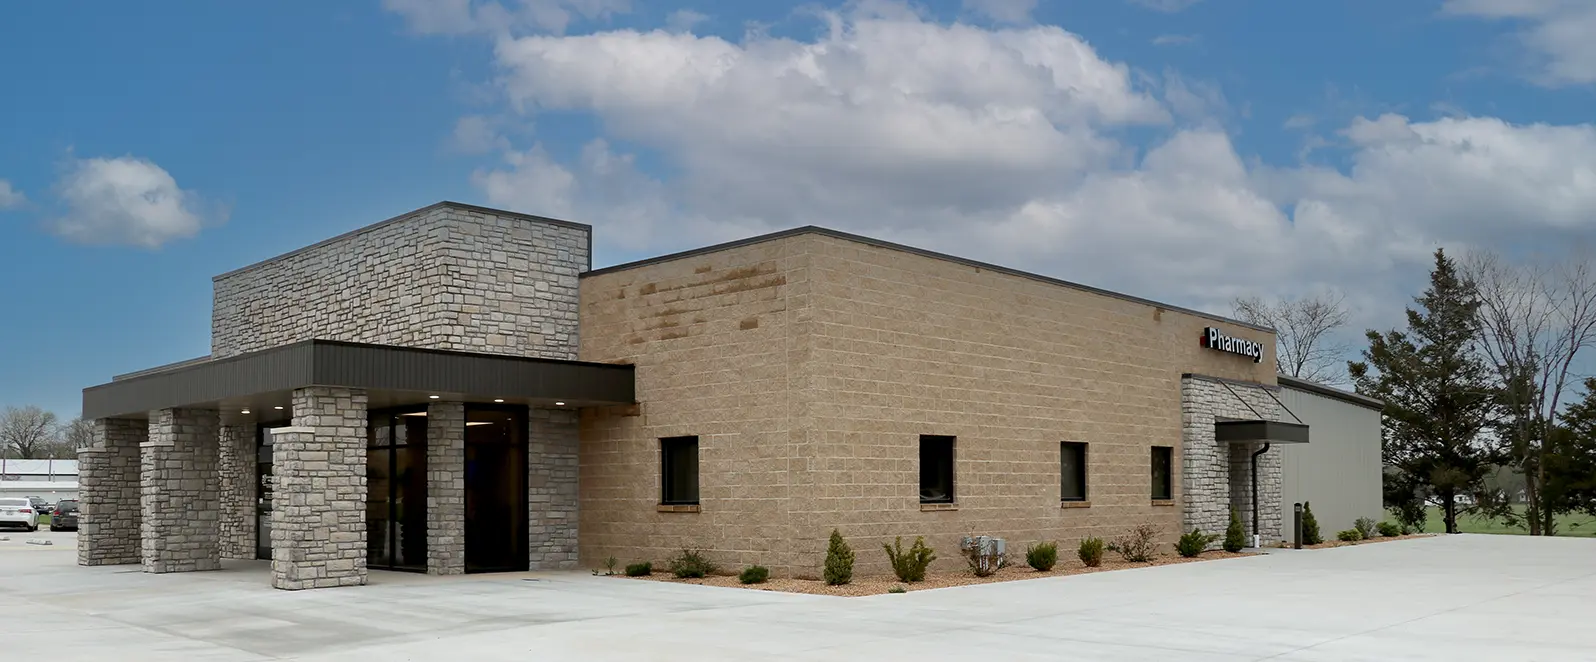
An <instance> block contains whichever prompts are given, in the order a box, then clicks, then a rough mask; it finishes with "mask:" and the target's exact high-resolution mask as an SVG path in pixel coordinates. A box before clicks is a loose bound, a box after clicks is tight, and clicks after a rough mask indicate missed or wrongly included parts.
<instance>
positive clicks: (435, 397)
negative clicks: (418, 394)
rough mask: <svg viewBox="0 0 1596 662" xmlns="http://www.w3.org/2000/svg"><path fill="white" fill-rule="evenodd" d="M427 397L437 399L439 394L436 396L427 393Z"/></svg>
mask: <svg viewBox="0 0 1596 662" xmlns="http://www.w3.org/2000/svg"><path fill="white" fill-rule="evenodd" d="M427 397H429V398H432V399H433V400H437V399H438V397H439V396H436V395H429V396H427Z"/></svg>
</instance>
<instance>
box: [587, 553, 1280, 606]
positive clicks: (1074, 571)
mask: <svg viewBox="0 0 1596 662" xmlns="http://www.w3.org/2000/svg"><path fill="white" fill-rule="evenodd" d="M1252 555H1253V554H1251V553H1247V552H1241V553H1236V554H1232V553H1230V552H1226V551H1223V550H1215V551H1210V552H1203V553H1202V554H1201V555H1199V556H1197V557H1195V558H1184V557H1181V556H1177V555H1173V554H1169V555H1161V556H1155V557H1153V560H1151V561H1148V562H1146V563H1131V562H1129V561H1125V560H1123V559H1121V558H1119V556H1118V555H1115V554H1113V553H1112V552H1110V553H1108V554H1105V555H1104V557H1103V564H1102V565H1101V566H1098V567H1096V568H1088V567H1086V565H1085V564H1083V563H1081V561H1080V559H1077V558H1070V559H1062V558H1061V559H1059V562H1058V565H1056V566H1053V569H1052V570H1050V571H1048V572H1038V571H1036V570H1034V569H1032V568H1031V567H1030V566H1027V565H1025V564H1024V561H1023V559H1022V560H1021V562H1020V564H1019V565H1013V566H1009V567H1007V568H1004V569H1002V570H999V571H997V573H996V574H993V575H991V576H989V577H976V576H975V575H973V574H971V573H970V572H969V571H968V570H963V569H960V570H958V571H948V570H946V568H947V567H948V566H949V565H951V561H962V560H963V559H962V558H954V559H950V560H949V562H947V565H943V568H944V571H943V572H940V573H939V572H935V570H936V567H935V566H933V567H932V572H927V573H926V578H925V581H923V582H915V583H912V584H905V583H903V582H900V581H898V579H897V578H896V577H893V576H891V575H875V576H861V575H855V576H854V578H853V581H852V582H850V583H848V584H844V585H842V586H828V585H826V583H825V582H823V581H819V580H814V579H791V578H781V579H775V578H773V579H770V580H769V581H766V582H765V583H763V584H747V585H745V584H741V583H738V581H737V576H736V575H723V576H711V577H705V578H703V579H677V578H675V577H672V576H671V575H670V573H668V572H656V573H655V574H653V575H649V576H647V577H626V576H625V575H615V576H616V577H620V578H623V579H646V580H650V581H657V582H668V583H672V584H695V585H698V586H724V587H730V588H746V589H753V590H757V591H781V592H785V593H809V594H813V595H836V596H845V597H859V596H866V595H881V594H883V593H888V592H890V590H891V589H892V588H893V587H895V586H896V587H902V588H904V589H907V590H909V591H924V590H926V589H932V588H947V587H950V586H969V585H973V584H991V583H994V582H1011V581H1018V580H1023V579H1042V578H1044V577H1067V576H1070V575H1083V574H1089V573H1094V572H1109V571H1113V570H1126V569H1130V568H1146V567H1150V566H1157V565H1174V564H1177V563H1193V562H1197V561H1216V560H1219V559H1230V558H1240V557H1244V556H1252ZM1110 556H1112V557H1113V558H1110ZM943 563H944V562H941V561H939V562H938V565H942V564H943Z"/></svg>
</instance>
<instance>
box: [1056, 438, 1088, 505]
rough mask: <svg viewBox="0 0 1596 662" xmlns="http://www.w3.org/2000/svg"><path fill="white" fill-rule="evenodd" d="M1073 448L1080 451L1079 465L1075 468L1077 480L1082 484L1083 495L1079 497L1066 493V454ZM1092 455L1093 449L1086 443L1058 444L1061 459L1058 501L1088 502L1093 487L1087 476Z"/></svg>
mask: <svg viewBox="0 0 1596 662" xmlns="http://www.w3.org/2000/svg"><path fill="white" fill-rule="evenodd" d="M1072 448H1074V449H1080V454H1079V456H1078V457H1079V461H1078V463H1077V465H1076V468H1075V469H1076V470H1075V475H1076V480H1077V481H1078V482H1079V483H1080V486H1081V493H1080V495H1079V496H1076V495H1071V494H1065V493H1064V454H1065V453H1066V452H1068V451H1069V449H1072ZM1090 453H1091V447H1090V445H1089V444H1087V443H1086V442H1084V441H1061V442H1058V454H1059V458H1058V463H1059V466H1058V472H1059V481H1058V492H1059V497H1058V500H1059V501H1086V500H1087V497H1088V496H1089V495H1090V491H1089V490H1090V489H1091V485H1090V484H1089V483H1088V482H1087V480H1086V478H1087V474H1088V473H1089V472H1088V471H1087V462H1088V459H1089V458H1090V457H1091V456H1090Z"/></svg>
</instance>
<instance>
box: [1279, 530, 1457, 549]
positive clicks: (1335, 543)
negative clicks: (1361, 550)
mask: <svg viewBox="0 0 1596 662" xmlns="http://www.w3.org/2000/svg"><path fill="white" fill-rule="evenodd" d="M1436 535H1437V534H1434V533H1415V534H1412V535H1406V536H1391V537H1389V538H1385V537H1378V536H1377V537H1374V538H1368V539H1365V540H1359V541H1357V542H1347V541H1345V540H1326V541H1324V542H1322V543H1319V544H1317V545H1303V546H1302V548H1303V549H1330V548H1332V547H1351V546H1353V545H1368V544H1371V543H1377V542H1390V541H1392V540H1412V539H1414V538H1432V537H1434V536H1436Z"/></svg>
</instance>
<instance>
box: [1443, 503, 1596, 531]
mask: <svg viewBox="0 0 1596 662" xmlns="http://www.w3.org/2000/svg"><path fill="white" fill-rule="evenodd" d="M1517 509H1518V512H1519V513H1523V512H1524V507H1523V506H1517ZM1457 528H1458V530H1459V531H1462V532H1463V533H1499V534H1505V535H1519V536H1523V535H1529V529H1526V528H1523V527H1510V526H1506V525H1503V524H1502V521H1501V520H1496V519H1483V518H1478V517H1473V516H1470V515H1462V516H1459V517H1458V519H1457ZM1445 531H1446V523H1445V521H1444V520H1443V519H1442V517H1441V509H1440V508H1433V507H1432V508H1430V509H1429V517H1427V518H1426V519H1425V520H1424V532H1425V533H1442V532H1445ZM1557 535H1559V536H1581V537H1586V538H1596V517H1591V516H1589V515H1563V516H1561V517H1558V518H1557Z"/></svg>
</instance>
